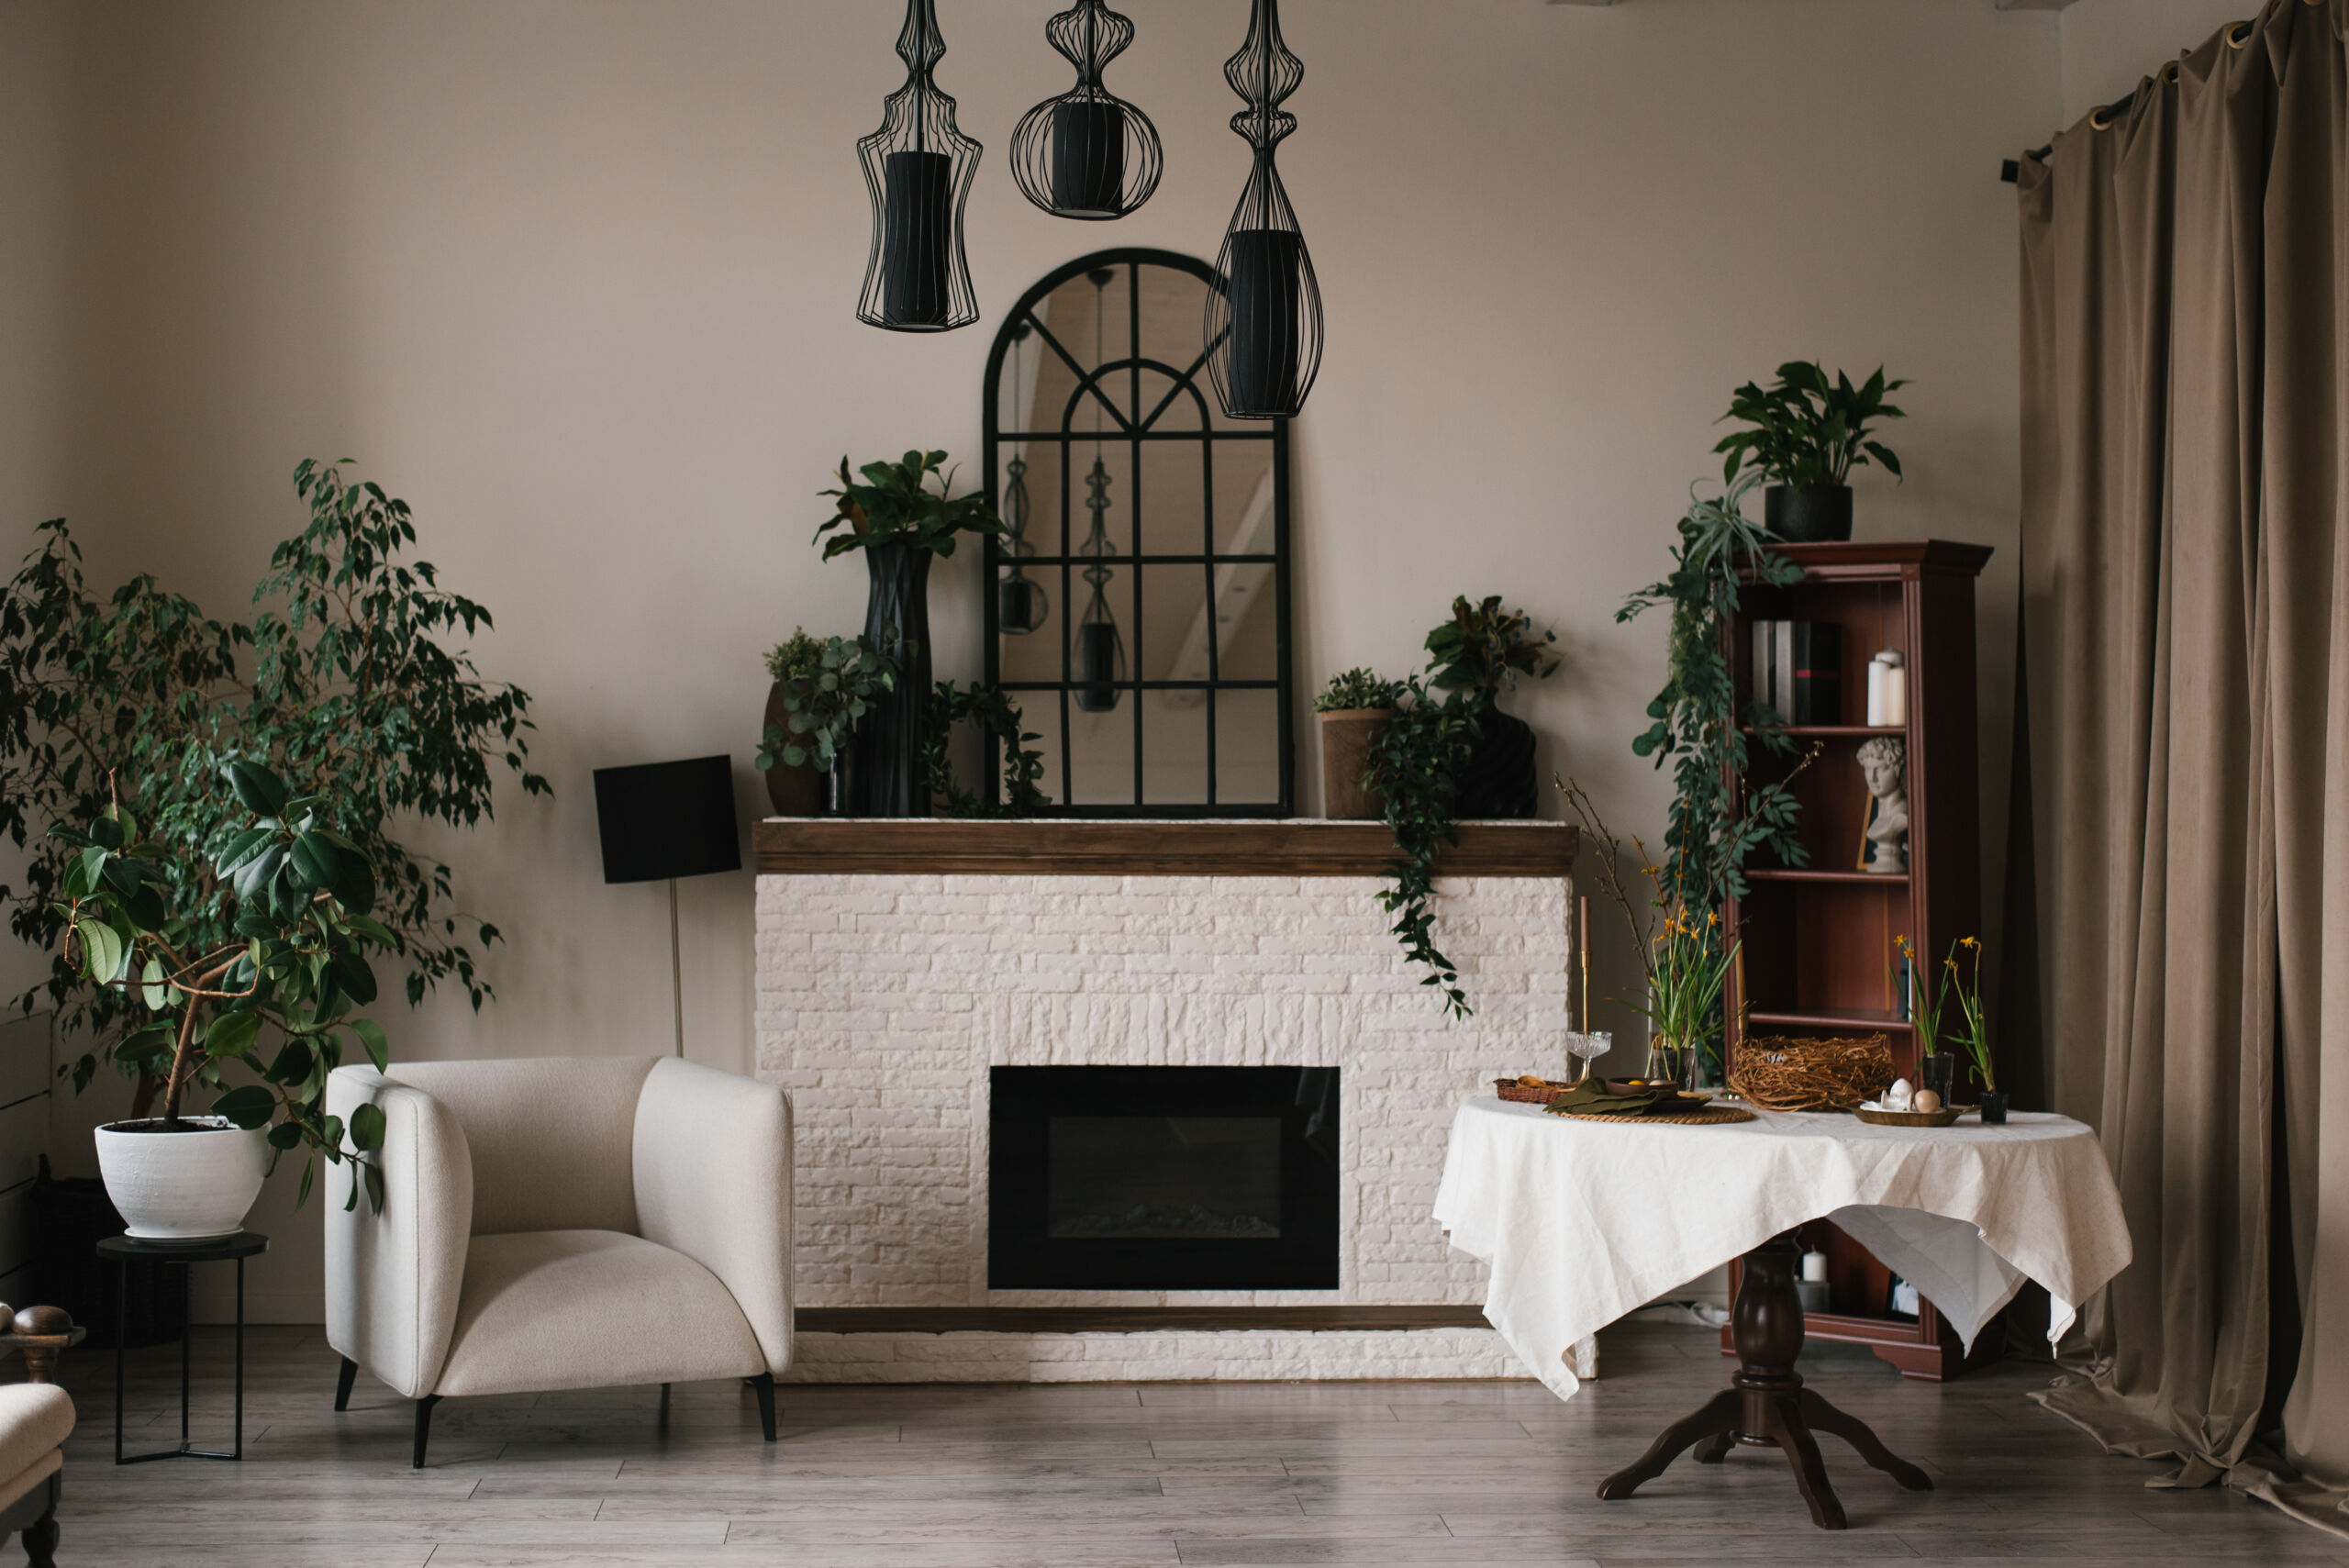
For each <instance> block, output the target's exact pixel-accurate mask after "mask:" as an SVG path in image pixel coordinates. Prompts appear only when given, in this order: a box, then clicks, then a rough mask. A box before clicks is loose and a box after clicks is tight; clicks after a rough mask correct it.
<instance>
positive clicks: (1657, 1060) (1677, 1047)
mask: <svg viewBox="0 0 2349 1568" xmlns="http://www.w3.org/2000/svg"><path fill="white" fill-rule="evenodd" d="M1696 1062H1697V1053H1696V1052H1695V1051H1691V1050H1690V1049H1689V1048H1688V1047H1687V1046H1685V1045H1682V1044H1681V1043H1679V1042H1678V1041H1677V1040H1666V1039H1664V1038H1663V1037H1661V1036H1659V1037H1657V1038H1655V1039H1653V1040H1649V1041H1648V1063H1647V1069H1646V1071H1645V1072H1643V1073H1641V1076H1642V1078H1644V1079H1646V1080H1647V1081H1648V1082H1649V1083H1651V1084H1671V1085H1672V1086H1673V1087H1675V1088H1676V1089H1685V1088H1687V1087H1688V1080H1689V1077H1690V1075H1691V1074H1692V1073H1695V1072H1696Z"/></svg>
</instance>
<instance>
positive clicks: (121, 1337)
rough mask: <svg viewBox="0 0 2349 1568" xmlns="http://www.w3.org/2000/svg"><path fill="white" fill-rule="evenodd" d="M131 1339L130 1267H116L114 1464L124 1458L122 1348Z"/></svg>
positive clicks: (119, 1263) (122, 1263) (119, 1261)
mask: <svg viewBox="0 0 2349 1568" xmlns="http://www.w3.org/2000/svg"><path fill="white" fill-rule="evenodd" d="M129 1338H130V1265H129V1264H128V1263H126V1262H122V1261H121V1260H120V1259H117V1260H116V1261H115V1265H114V1462H116V1463H117V1464H120V1463H122V1462H123V1457H122V1347H123V1343H124V1341H125V1340H128V1339H129Z"/></svg>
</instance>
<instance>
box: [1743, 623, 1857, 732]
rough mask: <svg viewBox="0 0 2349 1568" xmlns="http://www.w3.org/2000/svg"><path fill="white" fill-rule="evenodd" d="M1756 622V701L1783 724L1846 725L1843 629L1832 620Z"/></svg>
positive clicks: (1754, 676)
mask: <svg viewBox="0 0 2349 1568" xmlns="http://www.w3.org/2000/svg"><path fill="white" fill-rule="evenodd" d="M1752 684H1753V694H1752V695H1753V700H1754V701H1755V702H1757V703H1760V704H1761V705H1762V706H1765V707H1766V708H1769V709H1770V710H1771V711H1772V712H1774V713H1776V715H1777V716H1778V722H1779V723H1780V724H1841V723H1842V722H1843V628H1842V627H1841V626H1839V625H1837V624H1836V623H1835V622H1833V621H1831V620H1756V621H1754V622H1753V683H1752Z"/></svg>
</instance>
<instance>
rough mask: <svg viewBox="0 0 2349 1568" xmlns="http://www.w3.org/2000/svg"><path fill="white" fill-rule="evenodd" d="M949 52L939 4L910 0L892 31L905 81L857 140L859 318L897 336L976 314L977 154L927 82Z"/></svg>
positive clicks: (950, 107)
mask: <svg viewBox="0 0 2349 1568" xmlns="http://www.w3.org/2000/svg"><path fill="white" fill-rule="evenodd" d="M945 53H946V40H945V39H943V38H941V36H940V35H939V31H938V10H937V6H936V0H907V6H906V26H905V30H904V31H902V32H900V33H899V34H898V35H897V55H898V57H899V58H900V59H902V60H903V61H905V62H906V84H905V85H904V86H902V87H900V88H898V89H897V90H896V92H894V93H892V94H890V95H888V97H886V98H885V99H883V100H882V115H881V128H880V129H879V130H876V131H874V133H873V134H872V135H871V136H868V137H866V138H864V139H863V140H862V141H859V142H858V143H857V144H856V158H857V161H858V162H859V163H860V164H862V165H863V169H864V185H865V189H866V190H867V191H868V192H869V193H870V194H871V195H872V197H873V251H872V254H871V255H870V256H869V257H868V258H867V259H866V261H865V263H864V292H863V295H861V296H860V297H859V298H858V300H857V306H856V317H857V319H858V320H860V321H863V322H867V323H870V324H871V325H873V326H874V327H885V328H888V329H889V330H891V331H893V332H945V331H950V330H952V328H957V327H967V326H969V325H970V324H971V323H972V322H974V321H976V320H977V319H978V318H979V302H978V295H977V294H976V293H975V292H974V290H973V289H972V287H971V263H970V261H969V258H968V257H966V256H965V255H964V254H963V206H964V204H965V203H967V202H968V201H969V200H970V196H971V182H972V180H973V178H974V176H975V175H976V174H977V173H978V172H979V153H980V150H981V149H980V146H979V144H978V143H977V142H975V141H974V140H972V139H970V138H969V137H967V136H964V135H963V133H962V132H961V131H959V130H957V129H956V128H954V100H953V99H952V98H950V97H948V96H947V95H945V94H943V93H941V92H940V91H939V90H938V83H935V82H933V81H932V80H931V79H930V72H932V71H934V70H935V69H936V68H937V66H938V62H939V61H940V60H941V58H942V57H943V56H944V55H945Z"/></svg>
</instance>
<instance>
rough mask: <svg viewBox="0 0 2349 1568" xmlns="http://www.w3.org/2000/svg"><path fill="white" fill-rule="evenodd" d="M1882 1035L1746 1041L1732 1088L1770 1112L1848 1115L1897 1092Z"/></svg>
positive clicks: (1731, 1077) (1775, 1037) (1760, 1037)
mask: <svg viewBox="0 0 2349 1568" xmlns="http://www.w3.org/2000/svg"><path fill="white" fill-rule="evenodd" d="M1892 1079H1893V1071H1892V1051H1891V1049H1890V1048H1889V1047H1888V1046H1887V1044H1886V1042H1885V1037H1884V1036H1882V1035H1880V1034H1871V1035H1863V1036H1860V1037H1858V1038H1857V1039H1849V1040H1807V1039H1803V1040H1797V1039H1788V1038H1787V1037H1785V1036H1781V1035H1753V1036H1751V1037H1749V1038H1748V1039H1746V1040H1742V1041H1741V1042H1740V1043H1739V1045H1738V1048H1737V1062H1736V1065H1735V1066H1734V1067H1732V1068H1731V1071H1730V1075H1729V1081H1730V1086H1731V1088H1733V1089H1735V1090H1736V1091H1737V1092H1738V1093H1739V1094H1741V1095H1744V1096H1745V1097H1746V1098H1747V1099H1748V1100H1750V1101H1752V1102H1753V1104H1755V1105H1757V1106H1762V1107H1763V1108H1764V1109H1765V1110H1773V1111H1847V1110H1850V1109H1851V1108H1852V1107H1854V1106H1856V1105H1858V1104H1859V1103H1860V1102H1861V1101H1862V1100H1872V1099H1875V1098H1876V1097H1877V1096H1879V1095H1882V1094H1883V1093H1884V1092H1885V1091H1886V1090H1887V1089H1889V1088H1890V1087H1892Z"/></svg>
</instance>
